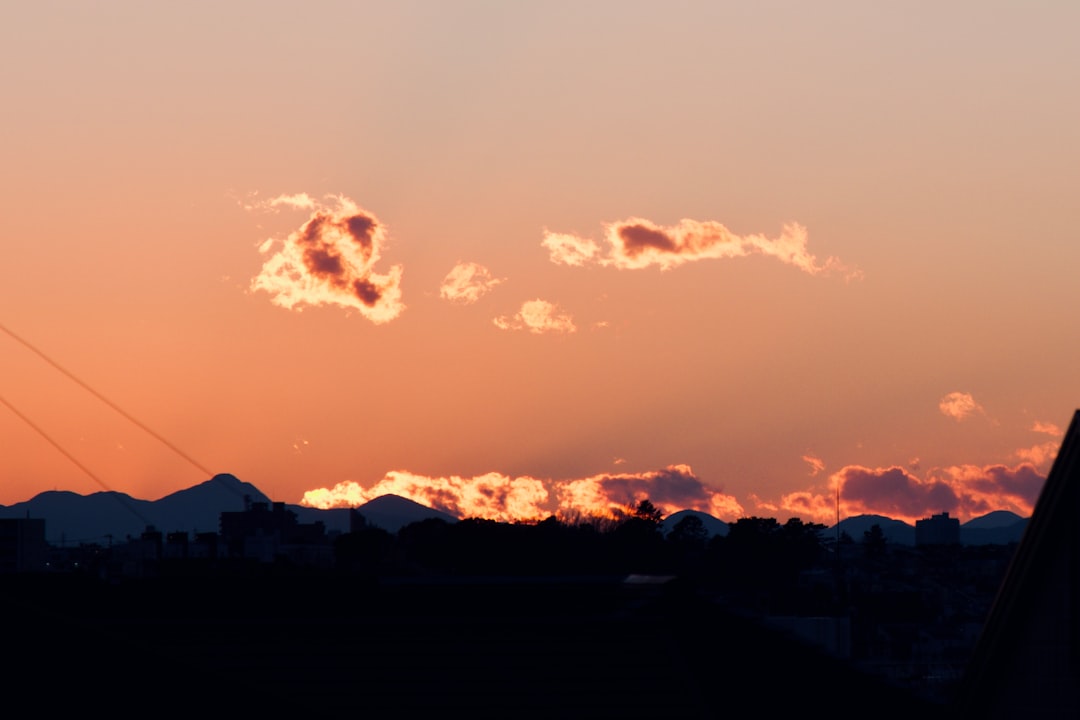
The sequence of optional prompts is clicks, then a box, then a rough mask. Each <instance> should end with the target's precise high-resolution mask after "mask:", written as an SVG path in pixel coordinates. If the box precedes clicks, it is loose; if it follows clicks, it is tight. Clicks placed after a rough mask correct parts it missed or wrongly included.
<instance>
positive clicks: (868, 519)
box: [828, 515, 915, 545]
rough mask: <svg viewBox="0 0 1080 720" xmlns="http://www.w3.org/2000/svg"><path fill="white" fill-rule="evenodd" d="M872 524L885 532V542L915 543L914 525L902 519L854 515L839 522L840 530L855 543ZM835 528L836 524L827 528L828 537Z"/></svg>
mask: <svg viewBox="0 0 1080 720" xmlns="http://www.w3.org/2000/svg"><path fill="white" fill-rule="evenodd" d="M874 525H880V526H881V531H882V532H883V533H884V534H885V540H886V542H890V543H895V544H897V545H914V544H915V526H914V525H908V524H907V523H906V522H903V521H902V520H893V519H892V518H889V517H885V516H884V515H854V516H852V517H849V518H844V519H843V520H841V521H840V523H839V526H840V532H841V533H847V534H848V535H850V536H851V539H852V540H854V541H855V542H857V543H859V542H862V539H863V533H864V532H866V531H867V530H869V529H870V528H872V527H873V526H874ZM836 528H837V526H836V525H833V526H832V527H831V528H829V532H828V535H829V536H830V537H835V536H836Z"/></svg>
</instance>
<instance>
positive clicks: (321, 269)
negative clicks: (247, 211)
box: [247, 193, 405, 323]
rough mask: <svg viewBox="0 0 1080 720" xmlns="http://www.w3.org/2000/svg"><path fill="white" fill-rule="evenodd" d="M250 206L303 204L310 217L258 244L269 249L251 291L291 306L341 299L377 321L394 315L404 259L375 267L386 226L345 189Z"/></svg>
mask: <svg viewBox="0 0 1080 720" xmlns="http://www.w3.org/2000/svg"><path fill="white" fill-rule="evenodd" d="M247 207H250V208H252V209H259V208H262V209H267V210H280V209H282V208H286V209H291V210H302V211H306V212H308V213H309V216H308V219H307V220H306V221H305V222H304V223H303V224H302V225H301V226H300V228H299V229H297V230H295V231H293V232H292V233H290V234H289V235H288V237H286V238H285V239H284V240H281V241H278V240H276V239H274V238H271V239H269V240H267V241H266V242H264V243H263V244H262V245H261V246H260V248H259V250H260V252H261V253H262V254H264V255H268V257H267V259H266V260H265V261H264V263H263V266H262V270H261V271H260V272H259V274H258V275H257V276H255V278H254V279H252V281H251V284H250V289H251V290H252V291H262V292H266V293H269V294H270V300H271V302H273V303H274V304H276V305H280V306H281V307H283V308H286V309H288V310H297V311H300V310H303V309H304V307H306V306H312V307H317V306H320V305H338V306H340V307H344V308H348V309H350V310H357V311H359V312H360V314H361V315H363V316H364V317H365V318H367V319H368V320H371V321H372V322H374V323H385V322H389V321H390V320H393V319H394V318H396V317H397V316H398V315H399V314H400V313H401V311H402V310H404V309H405V305H404V304H403V303H402V300H401V275H402V268H401V266H400V265H394V266H392V267H390V268H389V269H388V270H387V271H386V272H385V273H379V272H377V271H376V270H375V266H376V264H377V263H378V262H379V259H380V256H381V254H382V251H383V249H384V248H385V246H386V242H387V234H386V228H385V227H384V226H383V225H382V223H380V222H379V220H378V218H376V217H375V215H374V214H372V213H371V212H368V211H367V210H364V209H362V208H360V207H359V206H358V205H356V203H354V202H353V201H352V200H350V199H349V198H347V197H345V196H343V195H332V196H328V197H327V198H326V199H325V201H323V200H316V199H314V198H312V197H311V196H309V195H307V194H304V193H301V194H298V195H280V196H278V197H275V198H271V199H269V200H265V201H261V202H258V203H252V204H250V205H248V206H247Z"/></svg>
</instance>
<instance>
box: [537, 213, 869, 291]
mask: <svg viewBox="0 0 1080 720" xmlns="http://www.w3.org/2000/svg"><path fill="white" fill-rule="evenodd" d="M604 241H605V243H606V252H605V249H604V247H602V246H601V245H600V244H599V243H597V242H596V241H594V240H591V239H589V238H582V237H578V236H576V235H572V234H567V233H553V232H550V231H548V230H546V229H545V230H544V237H543V240H542V241H541V244H542V245H543V246H544V247H545V248H547V250H548V254H549V257H550V259H551V261H552V262H554V263H557V264H561V265H576V266H582V265H587V264H592V263H599V264H601V265H608V266H613V267H616V268H620V269H640V268H646V267H652V266H656V267H659V268H660V269H661V270H669V269H671V268H673V267H677V266H679V265H682V264H684V263H687V262H693V261H695V260H705V259H722V258H737V257H745V256H747V255H752V254H761V255H767V256H769V257H774V258H776V259H778V260H780V261H781V262H784V263H787V264H789V265H794V266H795V267H797V268H799V269H800V270H802V271H804V272H807V273H810V274H811V275H817V274H819V273H825V272H832V271H836V272H842V273H844V274H845V276H846V277H848V278H854V277H860V276H861V272H860V271H859V270H857V269H854V268H849V267H847V266H846V265H844V264H843V263H841V262H840V261H839V260H838V259H837V258H834V257H830V258H828V259H827V260H825V261H824V262H819V261H818V259H817V258H816V257H815V256H814V255H812V254H811V253H810V251H809V250H808V249H807V235H806V228H804V227H803V226H801V225H798V224H795V223H792V224H788V225H785V226H784V228H783V231H782V232H781V234H780V236H779V237H777V238H767V237H765V236H764V235H736V234H734V233H732V232H731V231H730V230H728V229H727V228H726V227H724V226H723V225H721V224H720V223H718V222H713V221H706V222H701V221H697V220H687V219H683V220H680V221H679V222H678V224H676V225H673V226H669V227H663V226H660V225H657V224H655V223H653V222H651V221H649V220H644V219H641V218H630V219H628V220H623V221H620V222H614V223H605V224H604Z"/></svg>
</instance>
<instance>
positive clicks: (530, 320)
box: [492, 299, 577, 334]
mask: <svg viewBox="0 0 1080 720" xmlns="http://www.w3.org/2000/svg"><path fill="white" fill-rule="evenodd" d="M492 322H494V323H495V326H496V327H498V328H500V329H502V330H528V331H529V332H531V333H536V334H540V333H548V332H554V333H572V332H575V331H576V330H577V327H576V326H575V325H574V320H573V318H572V317H570V316H569V315H567V314H565V313H563V312H560V310H559V308H558V306H556V305H554V304H552V303H549V302H548V301H546V300H539V299H538V300H528V301H526V302H525V303H523V304H522V305H521V310H519V311H518V312H517V313H516V314H515V315H513V316H510V317H507V316H505V315H503V316H501V317H497V318H495V319H494V320H493V321H492Z"/></svg>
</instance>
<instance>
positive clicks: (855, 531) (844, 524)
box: [829, 510, 1027, 545]
mask: <svg viewBox="0 0 1080 720" xmlns="http://www.w3.org/2000/svg"><path fill="white" fill-rule="evenodd" d="M874 525H879V526H881V530H882V532H883V533H884V535H885V540H886V541H887V542H890V543H894V544H896V545H915V526H914V525H911V524H909V523H906V522H904V521H902V520H894V519H892V518H889V517H885V516H884V515H854V516H852V517H849V518H844V519H843V520H841V521H840V531H841V532H844V533H847V534H848V535H849V536H851V539H852V540H854V541H855V542H857V543H858V542H862V539H863V533H864V532H865V531H867V530H869V529H870V528H871V527H873V526H874ZM1025 527H1027V518H1023V517H1020V516H1019V515H1017V514H1016V513H1014V512H1009V511H1008V510H995V511H993V512H990V513H987V514H986V515H981V516H979V517H977V518H972V519H971V520H969V521H967V522H966V523H961V525H960V544H961V545H1008V544H1009V543H1014V542H1019V541H1020V537H1021V536H1022V535H1023V534H1024V528H1025ZM829 533H830V534H832V535H835V534H836V525H833V526H832V528H830V529H829Z"/></svg>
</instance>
